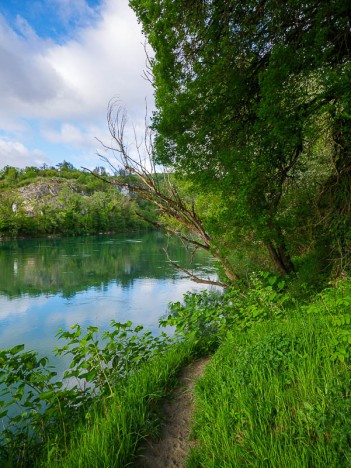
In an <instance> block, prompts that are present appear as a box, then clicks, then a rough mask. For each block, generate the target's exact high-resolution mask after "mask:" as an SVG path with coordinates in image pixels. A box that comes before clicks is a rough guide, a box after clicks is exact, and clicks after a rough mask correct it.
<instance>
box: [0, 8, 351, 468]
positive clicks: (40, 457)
mask: <svg viewBox="0 0 351 468" xmlns="http://www.w3.org/2000/svg"><path fill="white" fill-rule="evenodd" d="M130 5H131V7H132V8H133V9H134V11H135V13H136V15H137V17H138V20H139V21H140V23H141V25H142V27H143V31H144V33H145V35H146V37H147V40H148V42H149V44H150V45H151V47H152V48H153V51H154V54H153V55H152V57H148V58H149V62H148V73H147V77H148V78H149V79H150V80H151V82H152V84H153V87H154V91H155V98H156V111H155V112H154V113H153V116H152V124H151V126H150V127H147V128H146V138H145V147H144V148H142V145H140V144H139V145H136V146H134V149H133V145H132V144H129V142H127V141H126V135H128V134H131V133H132V132H130V131H127V130H128V121H127V119H126V115H125V112H124V110H123V109H121V108H120V107H119V103H118V102H117V101H116V100H112V101H111V102H110V105H109V107H108V115H107V122H108V128H109V131H110V134H111V141H112V144H110V145H109V146H106V147H105V149H106V152H104V156H103V157H102V159H103V160H104V162H105V163H107V164H108V167H109V169H110V170H113V174H112V175H111V174H107V173H106V172H105V170H104V169H99V168H98V169H97V170H96V171H95V174H92V173H91V172H90V173H86V172H84V171H80V170H79V171H78V170H76V169H74V168H73V167H71V165H70V164H69V163H66V162H64V163H62V164H61V165H60V166H59V167H58V168H56V169H52V168H41V169H37V168H27V169H26V170H23V171H19V170H17V169H15V168H12V167H7V168H4V169H3V170H2V171H1V174H0V198H1V205H0V233H1V235H4V236H12V235H13V236H18V235H30V236H35V235H37V234H58V233H59V234H66V235H67V234H68V235H72V234H85V233H94V232H100V231H114V232H116V231H119V230H128V229H132V230H134V229H139V228H142V227H145V226H146V225H148V226H152V227H153V228H157V229H161V230H163V231H165V232H166V233H167V234H169V235H175V236H178V237H179V238H180V239H181V240H182V242H183V244H184V245H185V247H186V248H188V249H190V250H191V249H194V250H198V249H203V250H206V251H207V252H209V253H210V254H211V256H212V257H213V259H215V261H216V265H217V269H218V278H217V279H214V278H205V277H204V276H201V277H200V276H196V275H194V274H193V273H192V271H191V270H185V269H182V267H180V266H179V265H177V264H176V262H173V264H174V267H175V268H177V269H178V270H180V271H182V272H183V273H184V274H187V275H188V276H190V277H192V279H193V280H195V281H198V282H200V283H206V284H212V285H215V286H216V288H214V289H209V290H206V291H204V292H202V293H198V294H192V293H188V294H186V295H185V296H184V299H183V301H182V302H176V303H174V304H170V307H169V314H168V317H167V318H164V319H162V320H161V322H160V326H161V328H162V327H163V326H172V327H174V328H173V329H174V330H175V334H174V336H173V335H172V337H170V336H168V335H167V334H165V333H161V331H160V334H159V335H157V336H155V335H153V334H151V333H150V332H148V331H145V330H144V329H142V327H141V326H134V325H133V324H132V323H131V322H127V323H118V322H115V321H113V322H111V327H110V329H109V330H108V331H105V332H104V333H100V331H99V329H98V328H97V327H92V326H89V327H88V328H87V329H84V328H83V327H82V326H81V325H79V324H76V325H74V326H73V327H72V328H70V329H68V330H62V329H61V330H59V332H58V336H59V338H60V342H61V343H62V344H61V346H59V347H58V348H57V349H56V353H57V354H58V355H65V356H67V357H68V356H69V357H70V359H71V364H70V365H69V367H68V369H67V371H66V373H65V375H64V378H63V380H62V381H61V380H59V381H57V377H56V373H55V369H52V368H51V367H50V366H48V361H47V359H46V358H39V357H38V355H37V354H36V353H35V352H31V351H27V350H26V349H24V347H23V346H22V345H21V344H19V345H18V346H15V347H13V348H10V349H6V350H2V351H0V391H1V392H2V393H1V395H2V396H1V398H0V405H1V406H0V418H1V420H2V428H3V431H2V433H1V436H0V464H1V466H9V467H12V466H23V467H25V466H36V467H43V466H47V467H55V466H61V467H72V468H73V467H75V468H76V467H84V468H87V467H99V468H100V467H106V468H107V467H116V468H122V467H127V466H133V465H134V466H138V463H141V462H140V460H141V458H140V457H142V453H143V452H142V449H143V447H144V445H145V439H147V440H149V441H150V440H151V441H152V440H157V439H158V438H159V437H160V427H161V426H160V421H161V419H162V414H161V410H160V408H161V407H162V403H161V402H162V400H163V399H164V398H168V397H169V395H170V394H171V392H172V389H173V388H174V387H175V386H176V385H177V382H178V381H177V378H176V377H177V375H178V374H179V372H180V371H181V369H182V368H183V367H184V366H185V365H186V364H188V363H190V362H192V361H194V360H195V359H197V358H199V357H203V356H208V357H210V359H209V362H208V364H207V366H206V368H205V370H204V375H203V377H202V378H200V379H198V381H197V383H196V385H195V390H194V392H195V401H194V414H193V419H192V429H191V438H192V439H193V440H194V443H193V444H192V447H191V448H190V450H189V453H188V454H187V458H186V460H185V461H183V462H182V463H183V464H184V465H185V466H187V467H192V468H195V467H206V468H210V467H213V468H217V467H240V466H253V467H255V466H257V467H258V466H272V467H277V468H278V467H286V466H291V467H306V468H307V467H328V468H329V467H335V468H337V467H348V466H351V426H350V420H351V367H350V366H351V277H350V273H351V272H350V269H351V107H350V106H351V91H350V89H351V88H350V82H351V61H350V50H351V33H350V31H351V28H350V11H349V2H347V1H344V0H335V1H333V2H326V1H322V2H317V1H315V0H307V1H305V2H296V1H293V0H287V1H286V2H284V3H277V2H269V1H263V2H262V1H257V2H245V1H244V2H238V1H232V0H218V1H199V0H194V1H190V2H189V1H184V0H172V1H164V0H131V1H130ZM133 151H134V152H133ZM141 154H142V155H143V154H145V155H147V156H148V158H146V157H145V158H144V157H143V156H141ZM144 161H146V162H145V163H144ZM93 172H94V171H93ZM117 188H118V189H117ZM165 255H167V252H166V253H165ZM168 260H169V262H171V263H172V259H171V258H169V259H168ZM168 329H169V328H168ZM14 408H17V409H16V410H14ZM18 408H20V409H19V410H18ZM139 466H140V465H139Z"/></svg>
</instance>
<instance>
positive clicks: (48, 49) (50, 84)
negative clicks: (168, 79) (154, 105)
mask: <svg viewBox="0 0 351 468" xmlns="http://www.w3.org/2000/svg"><path fill="white" fill-rule="evenodd" d="M60 3H61V4H62V5H64V6H66V7H67V8H70V7H69V5H70V2H65V1H63V0H62V1H61V2H60ZM83 3H84V2H83ZM73 4H76V2H73ZM21 21H22V22H21V24H22V27H21V30H22V34H24V35H25V38H24V37H22V36H21V35H19V34H17V33H16V32H15V31H13V30H12V29H10V27H9V26H8V25H7V24H6V23H5V21H4V20H3V19H2V20H1V21H0V60H1V63H2V72H1V75H0V106H1V107H0V114H2V113H5V112H6V113H7V115H8V114H10V115H13V116H17V117H22V118H27V119H28V118H42V119H47V120H54V119H64V120H66V121H67V120H70V119H74V118H75V119H77V118H80V119H83V120H85V121H87V120H90V119H96V118H104V116H105V111H106V106H107V103H108V101H109V99H111V98H112V97H113V96H116V95H118V96H119V97H120V98H121V100H122V101H123V102H124V103H126V105H127V107H128V109H129V110H130V112H131V114H132V115H136V114H138V112H139V111H140V109H142V108H143V102H144V97H145V96H147V95H148V96H149V98H150V97H151V86H150V85H149V84H148V83H147V82H146V81H145V80H143V79H142V77H141V74H142V69H143V64H144V62H145V57H144V50H143V46H142V42H143V37H142V34H141V31H140V26H139V25H138V24H137V21H136V19H135V16H134V13H133V12H132V11H131V10H130V8H129V7H128V4H127V1H126V0H121V1H117V2H116V1H114V0H108V1H107V2H106V3H105V5H104V9H103V10H102V12H101V17H100V19H99V20H98V21H97V22H96V23H95V25H94V27H89V28H85V29H79V30H78V36H77V37H76V38H75V39H74V40H69V41H68V42H67V43H65V44H63V45H59V44H53V43H52V42H48V41H44V40H41V39H39V38H38V37H37V36H36V35H35V34H34V32H33V31H32V29H31V28H30V26H29V25H28V24H26V22H25V21H24V20H21ZM150 100H151V98H150ZM1 109H2V110H1Z"/></svg>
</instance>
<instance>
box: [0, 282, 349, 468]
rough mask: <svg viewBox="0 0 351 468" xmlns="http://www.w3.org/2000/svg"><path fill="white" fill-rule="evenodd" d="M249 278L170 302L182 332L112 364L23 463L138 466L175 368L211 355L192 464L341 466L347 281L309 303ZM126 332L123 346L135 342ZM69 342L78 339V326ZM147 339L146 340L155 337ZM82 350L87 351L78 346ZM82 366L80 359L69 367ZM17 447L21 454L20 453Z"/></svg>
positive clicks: (198, 397) (200, 390)
mask: <svg viewBox="0 0 351 468" xmlns="http://www.w3.org/2000/svg"><path fill="white" fill-rule="evenodd" d="M271 282H272V283H273V281H272V280H271ZM251 286H252V287H251V291H250V292H249V291H246V293H245V294H243V291H241V292H239V291H238V290H232V291H231V292H228V293H227V294H226V295H225V296H219V295H218V294H215V293H208V292H203V293H202V294H197V295H188V297H187V298H186V301H185V304H183V305H181V304H177V305H175V307H174V308H173V312H174V311H175V314H174V313H173V316H172V317H170V318H169V319H168V322H172V323H174V324H175V325H176V326H177V327H178V333H179V334H180V335H183V336H184V339H183V340H181V341H180V342H178V343H173V344H171V345H167V346H166V348H163V347H162V346H163V345H162V346H161V348H158V351H157V354H156V355H154V357H152V358H151V360H147V361H146V362H144V363H143V362H142V361H140V362H139V361H138V359H135V365H134V367H133V369H134V371H133V372H131V373H128V374H127V375H126V377H125V378H123V379H117V380H116V379H114V378H113V375H115V374H114V373H113V372H115V371H116V369H114V370H113V372H112V369H111V372H112V373H111V375H110V379H109V382H113V385H110V384H109V385H108V387H109V390H108V391H107V393H105V396H104V397H103V398H102V399H101V398H98V399H95V400H94V403H93V404H92V405H91V406H88V407H86V409H84V411H83V412H82V413H81V415H80V417H79V418H78V419H77V422H76V423H75V424H72V421H71V422H69V421H66V422H65V424H67V426H65V425H64V424H62V425H60V424H56V425H55V427H54V430H53V431H51V433H49V435H48V436H47V437H46V438H45V441H43V442H44V443H41V445H40V447H41V449H40V450H37V451H36V452H33V450H32V451H31V452H30V453H31V454H33V453H36V454H40V456H39V457H36V458H35V459H32V460H31V461H30V463H29V464H27V465H26V464H25V463H23V464H22V465H23V466H42V467H43V466H46V467H48V466H50V467H51V466H59V465H60V466H65V467H70V466H72V467H73V466H74V467H76V466H85V467H90V466H91V467H93V466H101V467H112V466H114V467H120V466H129V465H130V464H132V463H135V460H136V458H135V457H136V456H138V455H139V454H140V453H141V452H140V450H141V447H142V442H143V441H144V440H145V438H149V439H150V437H151V438H152V439H154V440H157V439H158V434H159V433H160V432H159V431H160V421H161V420H162V414H160V411H161V406H160V402H161V400H162V399H163V398H164V397H165V396H167V395H170V392H171V391H172V388H174V386H175V385H176V383H177V379H176V376H177V375H178V373H179V372H180V369H181V368H183V367H184V366H185V365H186V364H187V363H189V362H191V361H193V360H194V359H196V358H197V357H198V356H201V355H205V354H208V353H210V354H212V359H211V361H210V363H209V365H208V366H207V368H206V369H205V375H204V378H202V379H200V380H199V381H198V383H197V385H196V389H195V408H196V411H195V418H194V422H193V425H192V438H193V439H194V440H195V442H194V448H193V449H192V450H191V451H190V454H189V456H188V460H187V462H186V463H187V466H190V467H198V466H213V467H215V466H241V465H242V464H244V463H250V464H251V465H253V466H255V465H257V464H260V463H262V462H264V461H265V460H270V463H273V465H272V466H287V465H291V466H293V467H295V466H296V467H297V466H298V467H301V466H302V467H306V468H307V467H308V466H321V467H323V466H325V467H329V466H335V467H337V466H347V465H348V463H349V460H350V457H351V449H350V440H351V435H350V431H349V428H348V425H349V423H348V421H349V419H350V416H351V391H350V388H351V374H350V356H351V339H350V335H351V332H350V331H349V323H350V315H349V310H350V305H351V281H350V280H348V279H347V278H346V279H344V280H343V281H339V282H338V283H337V284H334V285H333V286H332V287H329V288H327V289H325V290H323V291H322V292H321V293H319V294H316V295H315V296H313V297H310V299H309V300H308V301H306V300H305V301H304V300H302V299H300V300H297V299H296V298H294V297H292V296H291V294H290V293H289V291H287V290H282V289H281V288H279V287H278V283H276V284H273V285H271V284H269V283H266V284H264V283H263V282H262V281H261V282H256V283H254V284H252V285H251ZM280 286H282V285H281V284H280ZM244 307H245V309H244ZM187 315H189V316H190V315H191V317H192V318H193V321H192V322H191V321H190V320H187V321H186V316H187ZM215 330H216V331H215ZM214 331H215V332H214ZM120 332H121V330H120ZM128 335H129V338H126V337H124V338H122V344H120V347H121V346H122V348H120V349H123V350H128V347H130V346H131V343H133V342H134V339H133V338H131V337H132V335H131V334H130V333H129V332H128ZM118 336H119V337H123V336H124V335H121V334H120V335H118ZM118 336H115V335H113V334H111V343H118V342H119V339H118ZM66 337H67V335H66ZM69 338H70V339H71V340H73V341H74V340H78V341H79V340H80V341H79V343H80V345H79V346H81V344H82V340H81V339H80V338H79V337H77V335H76V330H73V331H72V332H71V334H70V336H69ZM125 339H128V341H127V342H123V340H125ZM130 339H131V341H129V340H130ZM147 340H149V341H144V343H148V346H149V347H150V346H151V348H152V346H153V344H152V343H153V340H152V339H151V338H150V339H149V338H148V339H147ZM83 341H84V343H85V342H86V338H84V339H83ZM161 341H162V340H161ZM158 342H159V343H160V338H159V339H158ZM140 343H141V345H140ZM142 343H143V340H141V342H139V345H138V346H139V348H138V347H136V348H134V354H133V356H134V358H137V357H138V356H139V359H140V351H141V349H142V347H143V346H145V345H143V344H142ZM77 346H78V345H77ZM84 346H85V345H84ZM140 346H141V347H140ZM157 346H158V345H157ZM168 346H170V347H168ZM151 348H150V349H151ZM77 349H78V348H77ZM79 349H80V348H79ZM79 352H80V353H81V354H80V355H82V356H83V355H86V350H85V349H80V351H79ZM113 352H115V351H113ZM113 352H112V354H111V356H112V355H113ZM14 354H16V353H14ZM78 354H79V353H78ZM123 355H124V356H125V357H126V356H128V353H125V354H123ZM102 356H104V354H102ZM80 362H81V361H79V359H76V365H79V363H80ZM97 362H98V361H97ZM126 362H131V361H130V358H128V359H127V361H126ZM78 368H79V367H77V369H78ZM74 369H75V368H73V372H74ZM93 369H96V367H94V366H93V367H92V368H91V370H93ZM106 369H107V368H105V370H106ZM118 369H122V368H121V367H119V368H118ZM81 371H83V372H84V369H81ZM87 372H88V373H89V372H91V371H89V369H87ZM119 372H121V370H119ZM72 375H74V374H72ZM111 378H112V381H111ZM102 393H104V392H102ZM67 416H68V417H69V416H70V413H69V412H68V414H67ZM63 422H64V421H63ZM37 442H38V441H37ZM17 449H18V447H17ZM2 453H5V452H2ZM14 453H16V456H17V457H18V453H19V452H18V450H17V452H14ZM10 455H11V451H9V452H8V456H10ZM12 455H13V453H12ZM135 466H138V464H137V463H136V464H135Z"/></svg>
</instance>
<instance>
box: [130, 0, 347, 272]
mask: <svg viewBox="0 0 351 468" xmlns="http://www.w3.org/2000/svg"><path fill="white" fill-rule="evenodd" d="M130 4H131V6H132V8H133V9H134V11H135V12H136V14H137V16H138V18H139V20H140V22H141V24H142V26H143V29H144V32H145V34H146V36H147V38H148V40H149V43H150V44H151V46H152V48H153V50H154V51H155V56H154V58H153V59H152V61H151V65H152V71H153V77H154V88H155V96H156V106H157V112H156V113H155V115H154V120H153V127H154V129H155V131H156V157H157V160H158V161H159V162H162V163H164V164H166V165H168V166H170V165H171V166H173V167H175V168H176V169H177V171H178V172H179V173H180V174H181V175H182V176H183V177H184V178H186V179H187V180H189V181H191V184H192V185H193V191H194V192H195V193H198V194H200V197H202V198H204V199H205V200H206V202H207V203H208V209H207V210H206V209H205V210H203V213H202V216H203V217H204V221H205V223H204V224H206V221H207V229H208V232H209V235H210V236H211V237H213V238H214V239H216V240H218V241H220V247H221V248H222V249H223V251H224V252H226V251H228V250H230V249H233V248H234V247H236V248H238V245H239V248H240V247H241V246H243V245H246V244H247V243H251V244H252V243H256V244H258V243H259V244H260V246H261V247H263V246H264V247H265V248H267V250H268V252H269V254H270V256H271V259H272V261H273V263H274V265H275V267H276V268H277V269H278V271H279V272H280V273H290V272H291V271H293V270H294V265H293V264H292V261H291V258H292V257H293V256H295V257H299V256H301V255H305V254H306V253H309V252H314V253H315V255H318V256H319V258H320V262H319V263H318V265H319V266H321V267H322V266H323V265H324V267H325V266H327V267H328V266H330V265H333V264H334V265H335V262H337V263H338V267H339V269H345V268H346V269H349V267H350V229H349V226H350V219H351V218H350V216H351V215H350V214H351V210H350V203H349V200H350V194H351V182H350V181H351V177H350V174H351V117H350V116H351V109H350V102H351V99H350V77H351V66H350V65H351V63H350V53H349V51H350V44H351V33H350V27H349V4H348V2H347V1H345V0H335V1H333V2H331V3H330V2H322V3H321V2H318V1H317V0H308V1H306V2H303V3H301V2H297V1H296V0H288V1H287V2H284V3H282V2H281V3H277V2H270V1H266V2H260V1H253V2H250V3H247V2H240V1H232V0H218V1H216V2H212V1H200V0H194V1H190V2H189V1H185V0H172V1H171V0H131V1H130ZM213 200H216V201H215V202H214V204H215V206H213V203H212V202H213ZM218 200H219V201H218Z"/></svg>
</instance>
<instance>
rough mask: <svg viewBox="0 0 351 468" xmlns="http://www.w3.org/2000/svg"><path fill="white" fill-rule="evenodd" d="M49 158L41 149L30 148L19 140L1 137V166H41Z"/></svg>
mask: <svg viewBox="0 0 351 468" xmlns="http://www.w3.org/2000/svg"><path fill="white" fill-rule="evenodd" d="M44 162H45V163H47V162H48V158H47V157H46V155H45V154H44V153H42V152H41V151H39V150H29V149H28V148H27V147H25V146H24V145H23V144H22V143H20V142H18V141H8V140H5V139H1V138H0V167H3V166H7V165H9V166H15V167H26V166H33V165H35V166H41V165H42V164H43V163H44Z"/></svg>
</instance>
